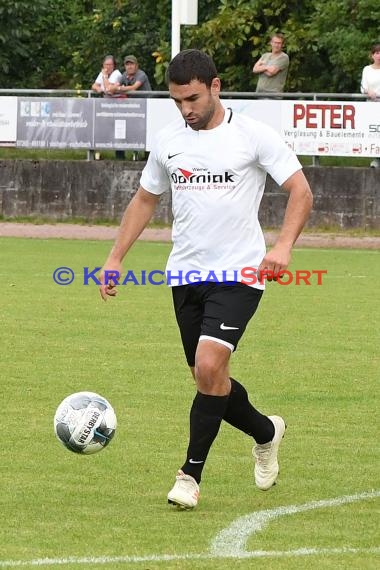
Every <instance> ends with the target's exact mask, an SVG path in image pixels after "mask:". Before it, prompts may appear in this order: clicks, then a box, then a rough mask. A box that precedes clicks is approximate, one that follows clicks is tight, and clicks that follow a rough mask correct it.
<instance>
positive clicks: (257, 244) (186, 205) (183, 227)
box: [140, 109, 302, 289]
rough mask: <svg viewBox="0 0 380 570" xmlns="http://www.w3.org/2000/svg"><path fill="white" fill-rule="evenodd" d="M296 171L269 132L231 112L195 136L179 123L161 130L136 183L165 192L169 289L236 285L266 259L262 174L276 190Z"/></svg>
mask: <svg viewBox="0 0 380 570" xmlns="http://www.w3.org/2000/svg"><path fill="white" fill-rule="evenodd" d="M301 168H302V167H301V164H300V163H299V161H298V159H297V157H296V155H295V154H294V153H293V152H292V151H291V150H290V149H289V147H288V146H287V145H286V143H285V142H284V141H283V140H282V139H281V137H280V136H279V135H278V134H277V133H276V131H274V130H273V129H272V128H271V127H269V126H267V125H265V124H263V123H261V122H258V121H255V120H253V119H251V118H250V117H248V116H244V115H242V114H239V113H233V112H232V111H231V109H226V110H225V115H224V121H223V123H221V124H220V125H219V126H217V127H216V128H214V129H209V130H199V131H195V130H193V129H191V128H190V127H186V124H185V122H184V120H183V119H179V120H178V121H175V122H173V123H171V124H169V125H168V126H167V127H165V128H164V129H162V130H161V131H160V132H159V133H158V135H157V136H156V139H155V142H154V145H153V148H152V151H151V153H150V155H149V159H148V162H147V164H146V166H145V168H144V170H143V172H142V175H141V181H140V183H141V186H142V187H143V188H144V189H145V190H147V191H148V192H151V193H153V194H157V195H159V194H162V193H163V192H165V191H167V190H169V189H170V188H171V191H172V208H173V218H174V221H173V232H172V239H173V249H172V251H171V253H170V256H169V259H168V262H167V267H166V270H167V275H168V279H167V281H168V284H169V285H184V284H186V283H188V282H194V281H197V280H203V281H206V280H209V281H211V280H214V276H215V281H216V280H217V281H227V280H232V281H234V280H235V281H236V280H238V281H240V280H241V278H240V276H241V271H242V269H243V268H245V267H252V268H254V269H257V268H258V266H259V265H260V263H261V261H262V259H263V257H264V255H265V242H264V236H263V232H262V229H261V227H260V224H259V221H258V211H259V206H260V201H261V198H262V195H263V191H264V186H265V179H266V174H267V172H268V173H269V174H270V175H271V176H272V178H273V179H274V180H275V181H276V182H277V184H279V185H281V184H282V183H283V182H285V180H287V179H288V178H289V177H290V176H291V175H292V174H294V173H295V172H296V171H298V170H300V169H301ZM189 275H190V277H187V276H189ZM175 276H178V278H176V277H175ZM253 286H254V287H257V288H259V289H263V288H264V286H263V285H262V284H260V283H255V284H253Z"/></svg>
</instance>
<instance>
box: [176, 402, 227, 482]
mask: <svg viewBox="0 0 380 570" xmlns="http://www.w3.org/2000/svg"><path fill="white" fill-rule="evenodd" d="M228 398H229V396H209V395H207V394H201V393H200V392H197V394H196V396H195V398H194V401H193V405H192V407H191V411H190V441H189V447H188V449H187V457H186V462H185V463H184V465H183V466H182V468H181V469H182V471H183V472H184V473H186V474H187V475H191V476H192V477H194V479H195V480H196V481H197V482H198V483H199V482H200V480H201V476H202V469H203V467H204V464H205V461H206V458H207V455H208V452H209V451H210V447H211V445H212V443H213V441H214V439H215V438H216V436H217V434H218V431H219V428H220V424H221V422H222V419H223V416H224V414H225V411H226V406H227V404H228Z"/></svg>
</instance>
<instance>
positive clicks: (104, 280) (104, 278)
mask: <svg viewBox="0 0 380 570" xmlns="http://www.w3.org/2000/svg"><path fill="white" fill-rule="evenodd" d="M121 271H122V267H121V263H120V262H115V261H112V262H111V261H107V262H106V264H105V265H104V267H103V268H102V271H101V273H100V276H99V281H100V283H101V284H100V286H99V292H100V295H101V297H102V299H103V301H107V298H108V297H115V295H117V289H116V287H117V285H119V282H120V277H121Z"/></svg>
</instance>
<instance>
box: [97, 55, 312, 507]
mask: <svg viewBox="0 0 380 570" xmlns="http://www.w3.org/2000/svg"><path fill="white" fill-rule="evenodd" d="M167 82H168V86H169V92H170V96H171V98H172V99H173V101H174V103H175V104H176V106H177V107H178V110H179V111H180V114H181V117H179V118H178V120H177V121H175V122H173V123H171V124H168V125H167V126H166V127H164V128H163V129H162V130H161V131H160V132H159V133H158V135H157V137H156V140H155V143H154V145H153V148H152V150H151V153H150V156H149V159H148V162H147V164H146V166H145V168H144V169H143V172H142V176H141V180H140V187H139V189H138V191H137V193H136V194H135V196H134V197H133V199H132V200H131V201H130V203H129V205H128V207H127V209H126V211H125V213H124V216H123V219H122V222H121V225H120V228H119V232H118V235H117V238H116V241H115V243H114V245H113V247H112V249H111V252H110V254H109V256H108V258H107V260H106V262H105V264H104V266H103V269H102V274H101V283H102V284H101V286H100V293H101V295H102V297H103V299H104V300H106V299H107V297H108V296H113V295H115V293H116V289H115V286H116V285H117V282H116V280H112V279H106V275H107V274H106V273H105V272H106V271H107V272H112V271H115V272H118V273H117V274H121V272H122V260H123V258H124V256H125V255H126V253H127V252H128V250H129V249H130V247H131V246H132V244H133V243H134V242H135V240H136V239H137V238H138V236H139V235H140V233H141V232H142V230H143V229H144V228H145V226H146V225H147V224H148V222H149V221H150V219H151V217H152V215H153V213H154V210H155V207H156V205H157V202H158V200H159V197H160V195H161V194H162V193H163V192H166V191H169V190H170V189H171V192H172V207H173V216H174V222H173V232H172V239H173V248H172V251H171V253H170V256H169V259H168V263H167V275H168V276H170V282H171V283H170V284H171V285H172V295H173V303H174V310H175V315H176V319H177V322H178V326H179V330H180V334H181V338H182V343H183V347H184V352H185V355H186V359H187V363H188V365H189V367H190V370H191V373H192V375H193V377H194V380H195V384H196V390H197V392H196V395H195V398H194V401H193V403H192V407H191V410H190V436H189V442H188V449H187V454H186V459H185V461H184V463H183V464H182V466H181V468H180V469H179V471H178V473H177V476H176V481H175V484H174V487H173V488H172V489H171V490H170V491H169V494H168V502H169V503H172V504H174V505H177V506H179V507H182V508H193V507H195V506H196V505H197V503H198V498H199V484H200V481H201V476H202V470H203V468H204V465H205V462H206V459H207V455H208V453H209V450H210V448H211V445H212V443H213V441H214V440H215V438H216V436H217V434H218V431H219V427H220V424H221V422H222V421H223V420H224V421H226V422H228V423H229V424H231V425H232V426H234V427H235V428H237V429H238V430H240V431H242V432H244V433H246V434H248V436H250V437H251V438H253V440H254V447H253V455H254V459H255V468H254V476H255V482H256V485H257V487H258V488H259V489H262V490H267V489H269V488H270V487H271V486H272V485H274V483H275V482H276V478H277V475H278V471H279V467H278V459H277V455H278V449H279V445H280V442H281V440H282V438H283V436H284V432H285V422H284V420H283V418H282V417H280V416H277V415H272V416H266V415H264V414H262V413H261V412H260V411H258V410H257V409H255V408H254V407H253V405H252V404H251V403H250V401H249V399H248V394H247V391H246V389H245V388H244V386H243V385H242V384H241V383H240V382H238V381H237V380H236V379H234V378H231V377H230V374H229V361H230V357H231V353H232V352H233V351H234V350H235V349H236V347H237V345H238V342H239V340H240V338H241V336H242V335H243V333H244V330H245V328H246V326H247V324H248V322H249V320H250V319H251V317H252V316H253V314H254V313H255V311H256V309H257V307H258V304H259V302H260V299H261V296H262V294H263V289H264V283H263V282H262V281H263V280H262V279H257V280H252V284H249V285H248V284H243V283H242V282H241V280H239V278H238V279H237V278H236V276H238V275H240V273H239V272H240V271H241V270H242V268H244V267H253V268H257V269H258V270H259V271H260V272H265V271H266V272H268V273H269V272H271V271H272V272H273V276H274V279H275V278H276V276H277V275H278V273H279V272H280V271H281V270H284V269H286V267H287V266H288V264H289V262H290V257H291V250H292V246H293V244H294V242H295V241H296V239H297V237H298V235H299V234H300V232H301V230H302V228H303V226H304V224H305V222H306V220H307V218H308V215H309V212H310V210H311V206H312V194H311V191H310V188H309V184H308V182H307V180H306V178H305V176H304V174H303V172H302V167H301V165H300V163H299V161H298V159H297V157H296V156H295V154H294V153H293V152H292V151H291V150H290V149H289V148H288V146H287V145H286V144H285V142H284V141H283V140H282V139H281V137H280V136H279V135H278V134H277V133H276V132H275V131H274V130H273V129H272V128H270V127H269V126H267V125H265V124H263V123H261V122H259V121H256V120H253V119H251V118H249V117H248V116H244V115H240V114H238V113H235V112H233V111H232V110H231V109H229V108H225V107H224V106H223V104H222V102H221V101H220V99H219V94H220V90H221V82H220V79H219V78H218V76H217V71H216V68H215V65H214V62H213V60H212V59H211V58H210V57H209V56H208V55H207V54H205V53H203V52H201V51H198V50H195V49H190V50H184V51H182V52H180V53H179V54H178V55H176V56H175V57H174V58H173V59H172V61H171V62H170V64H169V67H168V70H167ZM267 173H269V174H270V175H271V176H272V177H273V178H274V180H275V181H276V182H277V183H278V184H279V185H281V186H282V187H283V188H284V189H285V190H286V191H287V192H288V193H289V196H288V203H287V207H286V211H285V216H284V221H283V224H282V228H281V231H280V233H279V236H278V239H277V241H276V243H275V245H274V246H273V248H272V249H271V250H270V251H269V252H268V253H266V251H265V243H264V238H263V233H262V230H261V227H260V224H259V222H258V210H259V205H260V200H261V197H262V194H263V191H264V185H265V179H266V174H267ZM210 272H211V273H210ZM210 274H211V275H212V276H213V277H212V279H211V278H210ZM108 275H109V274H108ZM181 275H182V276H185V275H186V276H190V275H196V276H197V280H194V282H191V280H190V279H188V280H187V281H190V282H189V283H188V282H187V281H186V280H185V279H184V280H183V282H182V280H181Z"/></svg>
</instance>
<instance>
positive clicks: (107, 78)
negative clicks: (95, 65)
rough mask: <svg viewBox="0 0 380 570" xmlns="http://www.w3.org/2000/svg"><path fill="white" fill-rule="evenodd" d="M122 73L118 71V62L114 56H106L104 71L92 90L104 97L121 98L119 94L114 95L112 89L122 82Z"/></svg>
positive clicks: (99, 75)
mask: <svg viewBox="0 0 380 570" xmlns="http://www.w3.org/2000/svg"><path fill="white" fill-rule="evenodd" d="M121 77H122V76H121V73H120V71H119V70H118V69H116V61H115V58H114V57H113V55H106V57H105V58H104V59H103V66H102V70H101V71H100V73H99V74H98V76H97V78H96V79H95V81H94V83H93V84H92V87H91V89H92V90H93V91H95V92H96V93H99V94H100V95H103V97H120V95H119V94H116V93H113V92H112V88H113V86H114V85H118V84H119V83H120V81H121Z"/></svg>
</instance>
